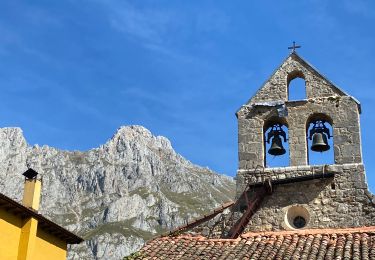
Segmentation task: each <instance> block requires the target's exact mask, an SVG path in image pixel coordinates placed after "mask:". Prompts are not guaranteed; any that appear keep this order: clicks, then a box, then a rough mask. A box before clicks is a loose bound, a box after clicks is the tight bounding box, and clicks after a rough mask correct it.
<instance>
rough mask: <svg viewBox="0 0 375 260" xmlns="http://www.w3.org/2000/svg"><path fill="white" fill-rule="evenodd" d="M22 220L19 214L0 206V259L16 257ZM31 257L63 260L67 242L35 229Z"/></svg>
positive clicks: (18, 249)
mask: <svg viewBox="0 0 375 260" xmlns="http://www.w3.org/2000/svg"><path fill="white" fill-rule="evenodd" d="M23 223H24V221H22V219H21V218H20V217H19V216H16V215H14V214H12V213H9V212H7V211H5V210H4V209H3V208H0V259H1V260H14V259H17V257H18V254H19V252H20V248H19V246H20V237H21V228H22V225H23ZM30 239H34V240H35V245H34V249H33V257H32V258H31V259H38V260H44V259H45V260H51V259H54V260H58V259H61V260H65V259H66V250H67V244H66V242H65V241H63V240H61V239H59V238H57V237H55V236H53V235H51V234H48V233H47V232H45V231H44V230H42V229H40V228H39V229H38V230H37V234H36V237H35V236H34V237H31V238H30Z"/></svg>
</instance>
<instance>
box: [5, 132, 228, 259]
mask: <svg viewBox="0 0 375 260" xmlns="http://www.w3.org/2000/svg"><path fill="white" fill-rule="evenodd" d="M0 144H1V146H0V162H1V163H0V191H1V192H2V193H3V194H5V195H7V196H9V197H11V198H13V199H15V200H18V201H20V200H21V195H22V189H23V178H22V175H21V174H22V173H23V172H24V171H25V170H26V165H29V166H31V167H32V168H34V169H35V170H37V171H38V172H39V173H40V174H41V176H43V187H42V202H41V213H42V214H44V215H46V216H47V217H49V218H50V219H52V220H53V221H55V222H56V223H58V224H60V225H62V226H64V227H66V228H68V229H69V230H71V231H73V232H76V233H78V234H79V235H81V236H83V237H84V238H85V239H86V242H84V243H82V244H80V245H78V246H73V247H72V250H70V253H69V258H74V259H76V258H78V259H120V258H122V257H123V256H125V255H128V254H130V253H131V252H132V251H135V250H137V249H138V248H139V247H140V246H141V245H142V244H143V243H144V241H146V240H147V239H150V238H151V237H153V236H155V235H157V234H160V233H161V232H165V231H166V230H168V229H171V228H173V227H176V226H178V225H182V224H184V223H186V222H187V221H189V220H192V219H193V218H195V217H198V216H200V215H201V214H204V213H206V212H208V211H209V210H210V209H212V208H214V207H216V206H217V205H218V204H221V203H223V202H226V201H228V200H230V199H232V198H233V197H234V189H235V185H234V181H233V179H232V178H230V177H227V176H222V175H218V174H216V173H214V172H212V171H210V170H208V169H206V168H202V167H199V166H196V165H194V164H192V163H190V162H189V161H188V160H186V159H185V158H183V157H182V156H181V155H179V154H177V153H176V152H175V151H174V150H173V148H172V145H171V143H170V141H169V140H168V139H167V138H165V137H161V136H154V135H152V133H151V132H150V131H149V130H147V129H146V128H144V127H142V126H123V127H120V128H119V129H118V130H117V132H116V133H115V134H114V135H113V137H112V138H111V139H110V140H109V141H107V142H106V143H105V144H103V145H101V146H100V147H98V148H94V149H91V150H89V151H85V152H82V151H62V150H59V149H56V148H52V147H49V146H47V145H44V146H42V147H40V146H38V145H35V146H32V147H31V146H28V145H27V142H26V140H25V138H24V136H23V134H22V130H21V129H20V128H1V129H0Z"/></svg>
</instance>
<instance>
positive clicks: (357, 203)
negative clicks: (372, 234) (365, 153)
mask: <svg viewBox="0 0 375 260" xmlns="http://www.w3.org/2000/svg"><path fill="white" fill-rule="evenodd" d="M322 172H325V173H327V174H328V173H334V174H335V176H334V178H323V179H321V178H320V179H315V180H311V181H304V182H298V183H290V184H284V185H277V186H273V193H272V195H269V196H267V197H265V199H264V200H263V202H262V204H261V206H260V208H259V209H258V210H257V212H256V213H255V214H254V215H253V217H252V218H251V220H250V222H249V224H248V226H247V228H246V230H245V232H246V231H270V230H289V229H292V228H291V227H290V225H289V224H288V221H287V220H286V215H287V212H288V210H289V209H290V208H291V207H293V206H301V207H303V208H304V209H306V210H307V212H308V215H309V216H308V219H309V220H308V222H307V225H306V227H305V228H332V227H355V226H369V225H373V224H374V221H375V211H374V206H375V204H374V203H375V199H374V197H373V195H371V194H370V193H369V192H368V190H367V184H366V180H365V171H364V166H363V164H343V165H329V166H313V167H310V166H304V167H285V168H269V169H266V171H265V172H264V173H263V175H260V173H259V170H256V171H253V172H252V171H242V172H240V173H239V175H238V178H239V179H241V180H242V182H243V183H253V184H255V183H259V182H262V181H263V180H264V177H263V176H268V178H270V179H272V180H279V179H287V178H291V177H297V176H304V175H312V174H319V173H322ZM256 190H257V189H256V188H255V189H254V190H250V191H249V197H251V196H252V195H253V193H255V192H256Z"/></svg>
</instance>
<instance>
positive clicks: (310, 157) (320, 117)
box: [305, 113, 335, 165]
mask: <svg viewBox="0 0 375 260" xmlns="http://www.w3.org/2000/svg"><path fill="white" fill-rule="evenodd" d="M318 121H321V122H323V125H324V126H325V127H326V128H327V129H328V131H329V136H328V135H326V134H324V135H326V137H327V143H328V145H329V150H327V151H323V152H320V153H318V154H317V153H316V152H313V151H312V150H311V145H312V140H311V135H310V131H311V129H312V127H313V125H314V123H315V122H318ZM305 133H306V152H307V161H308V164H310V165H313V164H334V161H335V155H334V122H333V120H332V117H330V116H329V115H327V114H324V113H313V114H311V115H310V116H309V117H308V119H307V121H306V131H305Z"/></svg>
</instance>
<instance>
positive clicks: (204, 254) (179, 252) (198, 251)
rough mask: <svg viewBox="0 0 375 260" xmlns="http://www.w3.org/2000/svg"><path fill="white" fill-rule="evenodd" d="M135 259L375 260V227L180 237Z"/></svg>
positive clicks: (147, 247)
mask: <svg viewBox="0 0 375 260" xmlns="http://www.w3.org/2000/svg"><path fill="white" fill-rule="evenodd" d="M132 257H133V258H132V259H209V260H214V259H309V260H310V259H317V260H318V259H375V227H364V228H346V229H310V230H300V231H279V232H261V233H247V234H244V235H242V236H240V237H239V238H237V239H209V238H204V237H202V236H197V237H195V236H187V235H180V236H175V237H162V238H157V239H154V240H152V241H150V242H148V243H147V244H146V245H145V246H144V247H143V248H142V249H141V250H140V251H139V252H137V253H136V254H133V256H132Z"/></svg>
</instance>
